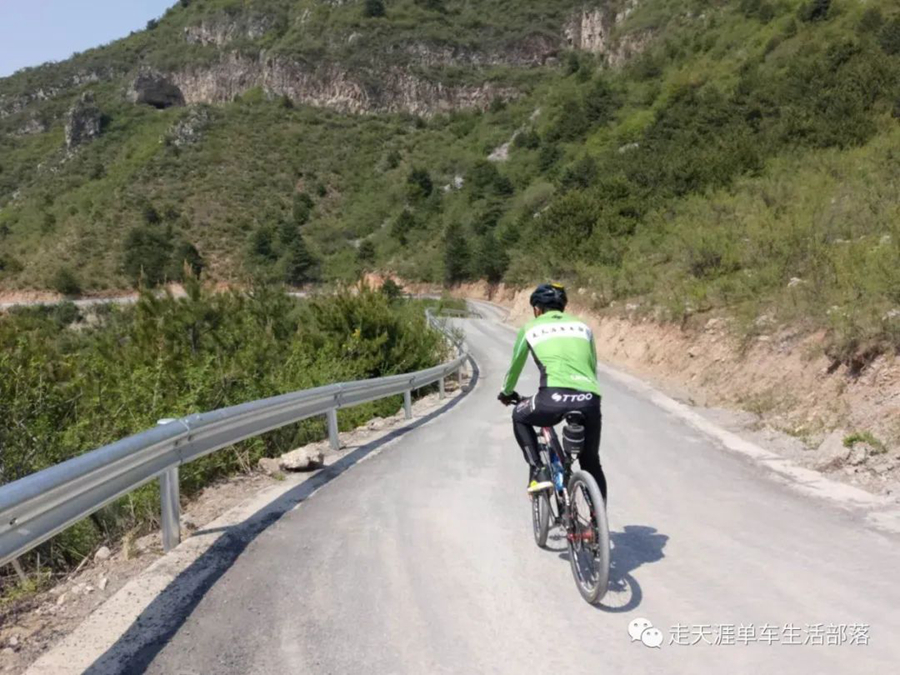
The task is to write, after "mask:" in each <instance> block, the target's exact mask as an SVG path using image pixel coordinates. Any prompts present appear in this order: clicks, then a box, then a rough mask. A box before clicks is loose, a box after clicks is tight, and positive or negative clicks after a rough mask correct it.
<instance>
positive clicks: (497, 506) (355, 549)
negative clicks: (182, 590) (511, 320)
mask: <svg viewBox="0 0 900 675" xmlns="http://www.w3.org/2000/svg"><path fill="white" fill-rule="evenodd" d="M484 309H485V312H484V313H485V314H486V318H484V319H474V320H468V321H465V322H462V324H463V326H464V329H465V330H466V333H467V338H468V342H469V345H470V348H471V350H472V352H473V353H474V355H475V357H476V358H477V360H478V363H479V365H480V381H479V383H478V385H477V387H476V388H475V389H474V390H473V391H472V392H471V393H470V394H469V395H468V396H467V397H465V398H464V399H462V400H461V401H460V402H459V404H458V405H457V406H455V407H454V408H453V409H452V410H450V411H448V412H447V413H445V414H443V415H441V416H439V417H437V418H435V419H433V420H431V421H430V422H428V423H427V424H424V425H422V426H421V427H419V428H418V429H416V430H414V431H412V432H410V433H408V434H406V435H405V436H404V437H403V438H402V439H401V440H400V441H399V442H397V443H396V444H394V445H392V446H391V447H389V448H387V449H385V451H384V452H382V453H381V454H379V455H377V456H374V457H372V458H371V459H369V460H368V461H366V462H364V463H363V464H362V465H360V466H359V467H357V468H355V469H353V470H351V471H348V472H347V473H346V474H344V475H342V476H341V477H340V478H338V479H336V480H334V481H333V482H332V483H330V484H329V485H327V486H325V487H324V488H323V489H322V490H320V491H319V492H317V493H316V494H315V495H314V496H313V497H312V498H310V499H308V500H306V501H305V502H303V503H302V504H301V505H300V506H299V507H298V508H297V509H295V510H293V511H291V512H290V513H288V514H286V515H285V516H284V517H282V518H281V519H280V520H278V521H277V522H275V523H274V524H272V525H271V526H270V527H268V528H267V529H266V530H265V531H263V532H262V533H261V534H259V535H258V536H257V537H256V538H255V539H254V540H253V541H252V542H250V543H249V544H248V545H247V547H246V549H245V550H244V551H243V553H242V554H241V555H240V556H239V557H238V558H237V559H236V561H235V562H234V564H233V565H232V566H231V567H230V568H229V569H228V570H227V571H226V572H225V573H224V574H223V575H222V576H221V578H219V580H218V581H217V583H215V585H213V586H212V587H211V588H209V589H207V590H206V591H205V594H204V595H203V596H202V598H200V599H199V601H197V602H192V603H191V606H192V607H193V611H192V612H191V613H190V615H189V616H186V617H185V620H184V622H183V623H182V624H181V625H180V627H179V629H178V630H177V632H175V633H174V635H171V636H169V637H168V639H167V640H165V641H160V642H158V643H157V644H155V645H153V646H152V647H151V648H149V649H146V650H144V651H143V652H142V653H141V654H139V655H138V657H137V658H136V659H134V660H133V661H132V662H131V663H130V664H129V666H128V672H129V673H136V672H149V673H160V674H162V673H166V674H169V673H183V674H189V673H197V674H200V673H202V674H204V675H208V674H213V673H223V674H224V673H235V674H237V673H240V674H245V673H342V674H343V673H351V674H354V673H370V674H381V673H410V674H413V673H414V674H416V675H419V674H422V673H504V674H505V673H524V672H531V671H534V670H536V669H538V668H539V669H540V670H543V671H546V670H547V669H548V668H554V667H559V668H564V669H567V670H570V669H572V670H574V671H575V672H586V673H600V672H622V673H667V674H668V673H691V674H695V673H719V672H729V673H759V672H763V669H766V668H768V669H773V668H774V669H777V670H774V671H773V672H797V673H861V672H866V673H887V672H896V670H895V668H896V666H897V664H898V663H900V641H898V640H897V632H898V629H900V584H898V576H897V575H898V571H900V545H898V544H900V539H898V538H897V537H894V536H892V535H888V534H884V533H881V532H878V531H875V530H873V529H871V528H869V527H867V526H865V525H864V523H863V519H862V517H861V516H860V515H859V514H857V513H854V512H853V511H849V510H844V509H842V508H839V507H838V506H834V505H832V504H831V503H829V502H825V501H820V500H816V499H812V498H809V497H806V496H804V495H801V494H799V493H798V492H797V491H796V490H793V489H791V488H790V487H789V486H787V485H784V484H781V483H778V482H775V481H772V480H771V479H770V478H769V477H768V474H767V473H766V472H765V471H764V470H763V469H761V468H760V467H759V466H757V465H755V464H754V463H753V462H752V461H751V460H749V459H747V458H745V457H742V456H740V455H736V454H733V453H730V452H728V451H726V450H725V449H723V448H722V447H720V446H719V445H718V444H717V443H716V442H715V441H713V440H711V439H710V438H708V437H706V436H704V435H701V433H700V432H698V431H696V430H694V429H693V428H692V427H690V426H688V425H687V424H686V423H684V422H683V421H682V420H680V419H678V418H677V417H674V416H672V415H670V414H669V413H665V412H663V411H661V410H660V409H659V408H657V407H655V406H654V405H653V404H652V403H650V402H649V401H647V400H646V399H644V398H642V397H641V396H640V395H637V394H634V393H632V392H631V391H630V390H628V389H626V388H624V387H623V386H622V385H620V384H618V383H617V382H615V381H603V382H602V383H601V384H602V386H603V388H604V392H605V394H604V404H603V405H604V415H605V420H604V422H605V426H604V431H603V450H602V455H603V460H604V466H605V468H606V470H607V473H608V475H609V480H610V527H611V530H612V532H613V534H612V538H613V543H614V551H613V565H614V569H613V571H612V586H611V590H610V592H609V594H608V595H607V597H606V598H605V599H604V601H603V603H602V606H600V607H592V606H589V605H587V604H586V603H585V602H584V601H583V600H581V598H580V596H579V594H578V592H577V590H576V589H575V586H574V584H573V582H572V578H571V574H570V571H569V565H568V562H567V561H566V559H565V554H564V546H563V544H562V542H561V541H559V540H558V539H557V540H551V542H550V544H551V545H552V548H553V549H554V550H551V551H542V550H539V549H537V548H536V547H535V545H534V543H533V541H532V537H531V531H530V527H531V526H530V514H529V510H528V503H527V501H526V497H525V493H524V484H525V470H524V465H523V463H522V459H521V456H520V453H519V451H518V449H517V448H516V446H515V443H514V441H513V438H512V432H511V427H510V424H509V416H508V411H507V410H505V409H503V408H502V407H501V406H500V405H499V404H498V403H497V402H496V401H495V400H494V397H495V395H496V391H497V390H498V387H499V383H500V381H501V378H502V376H503V373H504V370H505V367H506V362H507V359H508V357H509V353H510V351H511V346H512V342H513V337H514V334H513V332H512V331H510V330H509V329H508V328H507V327H505V326H503V325H501V324H499V323H498V322H497V321H495V320H493V318H491V315H493V314H494V312H492V311H491V309H490V307H487V306H485V307H484ZM535 376H536V371H535V370H534V369H533V367H531V366H529V370H528V371H527V375H526V377H525V379H524V381H523V382H522V383H521V385H520V391H523V392H527V391H531V390H533V389H534V388H535V386H536V377H535ZM195 600H196V599H195ZM638 617H641V618H646V619H648V620H649V621H651V622H652V623H653V624H654V626H656V627H658V628H659V629H660V630H661V631H662V632H663V635H664V642H663V645H662V647H661V648H659V649H652V648H648V647H646V646H644V645H643V644H642V643H641V642H640V641H635V642H633V641H632V640H631V639H630V638H629V636H628V634H627V626H628V624H629V622H630V621H632V620H633V619H635V618H638ZM751 623H752V624H753V625H754V628H755V630H756V638H755V639H754V640H750V639H749V636H748V633H747V631H746V630H745V631H743V632H741V631H740V628H739V627H740V626H741V624H743V625H744V626H748V625H749V624H751ZM820 624H821V628H820V627H819V625H820ZM831 624H834V626H835V627H834V628H832V627H831V626H830V625H831ZM849 624H856V625H860V624H861V625H863V626H867V627H868V628H867V630H866V629H865V628H863V629H860V628H858V627H857V628H856V629H852V628H851V629H845V632H844V633H843V636H842V633H841V629H840V626H841V625H844V626H847V625H849ZM677 625H681V626H684V627H685V628H683V629H675V628H673V627H675V626H677ZM766 625H767V626H769V628H765V629H764V628H763V627H764V626H766ZM718 626H725V628H724V629H722V628H718ZM728 626H734V630H735V633H737V634H738V635H737V636H738V637H739V635H740V634H743V636H744V637H745V638H747V639H746V642H747V644H744V643H743V642H740V641H736V643H735V644H728V642H730V641H731V640H730V639H729V638H728V637H727V635H728V634H729V632H730V629H729V628H728ZM791 626H793V627H795V628H796V629H797V631H796V632H795V631H794V630H793V628H791ZM775 627H777V633H778V636H777V637H778V641H777V642H775V643H774V644H767V642H768V641H770V640H773V639H774V634H775V630H774V628H775ZM860 630H862V631H863V633H866V632H867V637H868V640H867V642H868V644H850V635H851V633H854V632H855V633H856V634H857V635H859V634H860V633H859V631H860ZM685 633H687V634H688V635H689V637H687V638H685V637H684V635H685ZM717 635H721V636H725V637H724V638H719V639H724V642H725V644H719V645H716V644H708V643H709V642H715V640H716V636H717ZM795 640H800V641H801V642H802V641H809V643H808V644H783V643H782V642H787V643H790V642H793V641H795ZM820 640H821V641H822V642H825V641H826V640H827V641H829V642H831V641H841V642H843V644H840V645H828V644H815V643H816V642H818V641H820ZM855 640H856V641H857V642H864V641H866V640H864V639H863V638H860V637H857V638H855ZM692 642H693V643H695V644H693V645H690V644H681V643H692Z"/></svg>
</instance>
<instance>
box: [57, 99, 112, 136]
mask: <svg viewBox="0 0 900 675" xmlns="http://www.w3.org/2000/svg"><path fill="white" fill-rule="evenodd" d="M102 126H103V113H102V112H100V108H98V107H97V105H96V103H94V97H93V96H92V95H91V94H89V93H86V94H83V95H82V96H81V98H80V99H79V100H78V102H77V103H75V105H74V106H73V107H72V109H71V110H70V111H69V114H68V116H67V117H66V147H67V148H69V149H72V148H74V147H76V146H78V145H82V144H83V143H87V142H89V141H92V140H94V139H95V138H97V136H99V135H100V131H101V129H102Z"/></svg>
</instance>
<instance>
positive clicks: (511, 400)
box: [497, 391, 522, 405]
mask: <svg viewBox="0 0 900 675" xmlns="http://www.w3.org/2000/svg"><path fill="white" fill-rule="evenodd" d="M497 400H498V401H500V403H502V404H503V405H513V404H515V403H518V402H519V401H520V400H522V397H521V396H519V394H518V392H515V391H514V392H512V393H511V394H504V393H503V392H502V391H501V392H500V393H499V394H498V395H497Z"/></svg>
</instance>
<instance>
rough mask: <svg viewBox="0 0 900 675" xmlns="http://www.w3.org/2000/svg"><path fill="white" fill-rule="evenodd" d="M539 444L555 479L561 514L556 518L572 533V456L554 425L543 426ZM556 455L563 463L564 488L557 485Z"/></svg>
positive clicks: (554, 486)
mask: <svg viewBox="0 0 900 675" xmlns="http://www.w3.org/2000/svg"><path fill="white" fill-rule="evenodd" d="M538 445H540V446H541V447H540V448H539V451H538V453H539V455H540V458H541V461H542V462H543V463H544V466H546V467H547V468H548V469H549V470H550V477H551V480H552V481H553V493H554V496H555V497H556V500H557V512H558V514H559V515H558V516H556V519H557V521H559V520H562V525H563V527H564V528H565V530H566V533H567V535H570V534H571V533H570V532H569V530H570V529H571V528H570V523H569V515H570V514H569V506H570V503H569V488H568V485H569V478H570V477H571V475H572V458H571V457H569V455H568V453H566V452H564V451H563V449H562V446H561V445H560V442H559V437H558V436H557V435H556V429H555V428H553V427H541V433H540V435H539V436H538ZM554 455H555V456H556V458H557V459H558V460H559V463H560V465H562V480H561V481H559V483H561V484H562V489H557V487H556V486H557V480H556V478H557V476H556V474H558V473H559V471H558V470H557V469H556V468H555V467H554V463H553V461H552V459H553V456H554ZM551 513H552V511H551Z"/></svg>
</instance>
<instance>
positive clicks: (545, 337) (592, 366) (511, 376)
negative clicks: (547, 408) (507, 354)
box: [503, 310, 600, 396]
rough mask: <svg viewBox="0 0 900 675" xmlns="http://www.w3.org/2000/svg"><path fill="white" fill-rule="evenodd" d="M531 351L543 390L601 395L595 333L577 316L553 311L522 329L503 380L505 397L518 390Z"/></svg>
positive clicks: (545, 313) (542, 315)
mask: <svg viewBox="0 0 900 675" xmlns="http://www.w3.org/2000/svg"><path fill="white" fill-rule="evenodd" d="M529 352H531V355H532V356H533V357H534V362H535V363H536V364H537V367H538V369H539V370H540V371H541V388H544V387H562V388H565V389H576V390H578V391H589V392H592V393H594V394H597V395H598V396H599V395H600V385H599V384H598V383H597V352H596V350H595V349H594V334H593V333H592V332H591V329H590V328H589V327H588V326H587V324H585V323H584V322H583V321H581V320H580V319H578V318H577V317H574V316H571V315H569V314H565V313H563V312H559V311H556V310H552V311H549V312H544V313H543V314H541V315H540V316H539V317H537V318H536V319H534V320H532V321H529V322H528V323H527V324H525V326H523V327H522V328H521V329H520V330H519V334H518V336H516V344H515V346H514V347H513V356H512V363H511V364H510V366H509V371H508V372H507V373H506V379H505V380H504V381H503V393H504V394H511V393H512V392H513V390H514V389H515V388H516V382H518V380H519V375H520V374H521V373H522V368H523V367H524V366H525V362H526V361H527V360H528V353H529Z"/></svg>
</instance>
